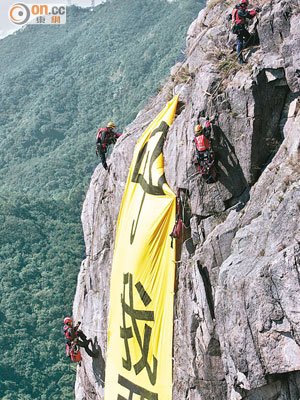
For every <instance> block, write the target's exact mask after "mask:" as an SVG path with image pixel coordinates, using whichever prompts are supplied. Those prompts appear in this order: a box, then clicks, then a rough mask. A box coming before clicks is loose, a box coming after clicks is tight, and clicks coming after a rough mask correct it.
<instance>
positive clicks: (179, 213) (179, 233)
mask: <svg viewBox="0 0 300 400" xmlns="http://www.w3.org/2000/svg"><path fill="white" fill-rule="evenodd" d="M183 230H184V222H183V205H182V203H181V198H180V188H177V196H176V219H175V224H174V228H173V230H172V233H171V234H170V236H171V247H172V248H173V241H174V239H177V240H181V239H182V237H183Z"/></svg>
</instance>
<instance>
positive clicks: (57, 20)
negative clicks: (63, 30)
mask: <svg viewBox="0 0 300 400" xmlns="http://www.w3.org/2000/svg"><path fill="white" fill-rule="evenodd" d="M51 24H60V16H57V15H52V17H51Z"/></svg>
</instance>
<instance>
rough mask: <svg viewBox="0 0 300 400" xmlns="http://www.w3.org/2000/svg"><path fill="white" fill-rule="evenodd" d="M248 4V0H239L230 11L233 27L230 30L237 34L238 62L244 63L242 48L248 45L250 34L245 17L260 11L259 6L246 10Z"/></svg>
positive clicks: (252, 15) (250, 17)
mask: <svg viewBox="0 0 300 400" xmlns="http://www.w3.org/2000/svg"><path fill="white" fill-rule="evenodd" d="M248 5H249V1H248V0H241V1H240V4H237V5H236V6H235V7H234V9H233V12H232V19H233V28H232V32H233V33H234V34H235V35H237V55H238V62H239V63H240V64H246V61H245V60H244V58H243V53H242V51H243V49H244V48H245V47H247V46H249V45H250V40H251V35H250V33H249V32H248V30H247V28H246V26H247V23H248V22H247V19H252V18H254V17H255V16H256V15H257V14H258V13H259V12H260V11H261V8H260V7H257V8H255V9H254V10H251V11H248V9H247V7H248Z"/></svg>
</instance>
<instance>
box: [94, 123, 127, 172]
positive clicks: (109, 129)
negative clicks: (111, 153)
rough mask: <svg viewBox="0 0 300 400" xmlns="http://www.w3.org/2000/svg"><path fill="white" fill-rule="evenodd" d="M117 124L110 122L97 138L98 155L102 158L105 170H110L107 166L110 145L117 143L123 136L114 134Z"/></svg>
mask: <svg viewBox="0 0 300 400" xmlns="http://www.w3.org/2000/svg"><path fill="white" fill-rule="evenodd" d="M114 128H115V124H114V123H113V122H109V123H108V124H107V125H106V127H105V128H100V129H99V130H98V132H97V136H96V154H97V155H98V156H99V157H100V160H101V163H102V165H103V168H104V169H106V170H107V169H108V166H107V164H106V156H105V154H106V152H107V148H108V146H109V145H110V144H112V143H116V141H117V139H118V138H119V137H120V136H121V135H122V134H121V133H116V132H114Z"/></svg>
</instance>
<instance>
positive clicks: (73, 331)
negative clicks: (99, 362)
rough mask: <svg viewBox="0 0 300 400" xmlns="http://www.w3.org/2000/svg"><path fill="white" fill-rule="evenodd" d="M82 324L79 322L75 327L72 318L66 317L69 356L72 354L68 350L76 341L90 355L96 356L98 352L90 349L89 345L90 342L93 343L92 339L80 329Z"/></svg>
mask: <svg viewBox="0 0 300 400" xmlns="http://www.w3.org/2000/svg"><path fill="white" fill-rule="evenodd" d="M80 324H81V322H78V323H77V324H76V325H75V326H74V327H73V321H72V318H70V317H66V318H65V319H64V334H65V337H66V344H67V354H68V356H69V355H70V352H68V350H70V349H71V346H72V345H73V343H76V344H77V345H78V346H79V347H83V348H84V349H85V351H86V352H87V354H88V355H89V356H90V357H93V358H95V357H97V355H98V353H97V352H95V351H92V350H90V349H89V347H88V346H89V344H90V343H92V340H91V339H87V337H86V336H85V334H84V333H83V332H82V331H81V330H79V329H78V328H79V326H80ZM80 339H81V340H80Z"/></svg>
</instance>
